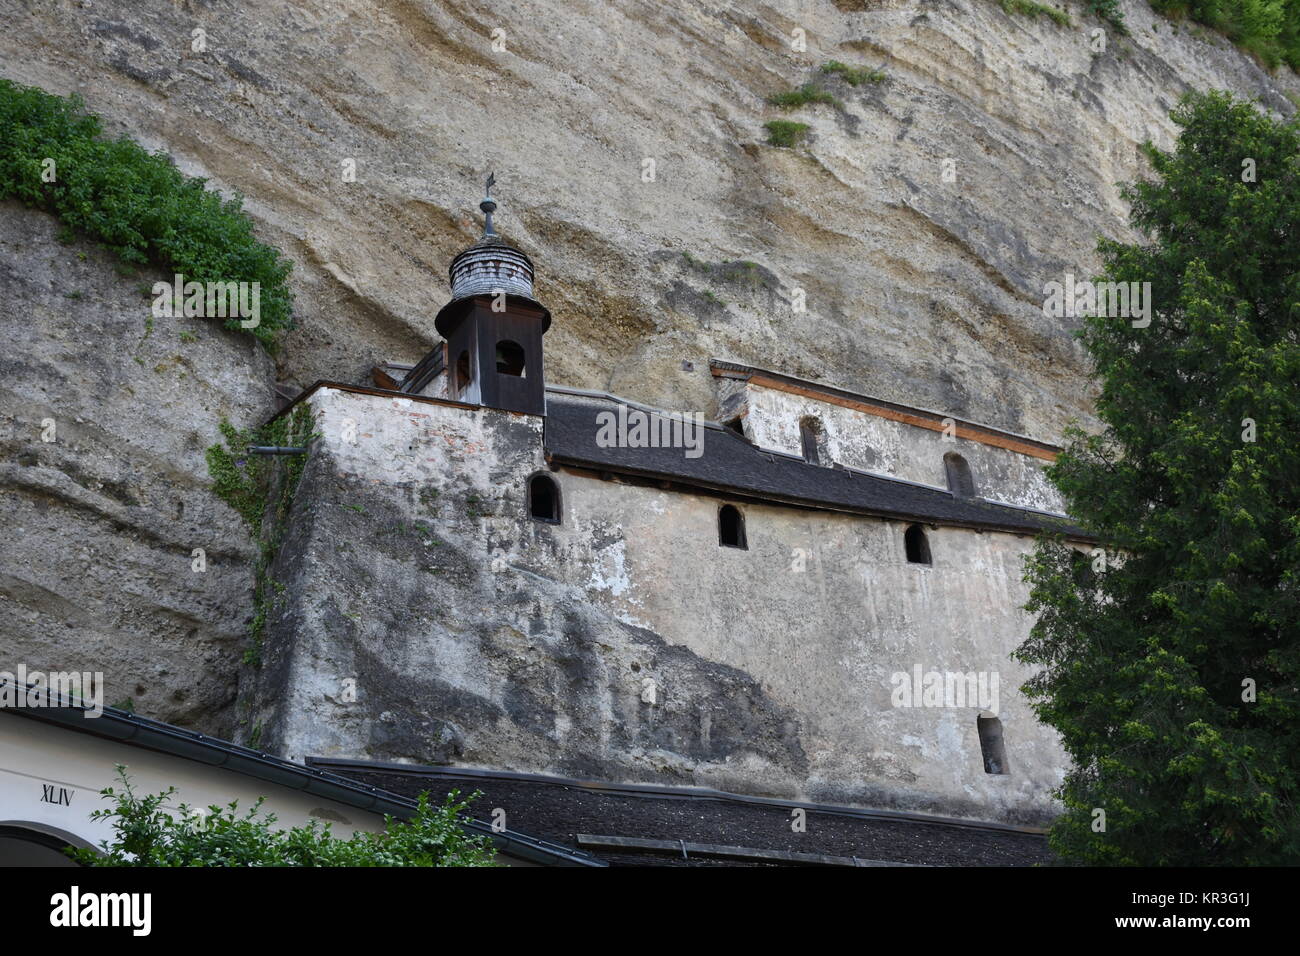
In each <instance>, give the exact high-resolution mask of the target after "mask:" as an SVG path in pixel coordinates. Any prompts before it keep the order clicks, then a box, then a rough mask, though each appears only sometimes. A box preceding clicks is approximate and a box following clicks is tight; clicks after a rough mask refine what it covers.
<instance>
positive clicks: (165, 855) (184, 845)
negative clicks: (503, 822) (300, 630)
mask: <svg viewBox="0 0 1300 956" xmlns="http://www.w3.org/2000/svg"><path fill="white" fill-rule="evenodd" d="M117 772H118V777H119V779H120V780H121V789H115V788H113V787H107V788H105V789H104V790H102V791H100V792H101V794H102V795H103V796H104V797H105V798H106V799H109V800H111V801H112V802H113V807H112V809H105V810H96V811H94V812H93V813H92V814H91V818H92V819H96V820H102V819H111V820H112V821H113V834H114V835H113V839H111V840H106V841H104V843H103V844H102V845H101V847H100V851H99V852H97V851H95V850H89V849H71V848H70V849H69V850H68V855H69V856H71V857H72V858H73V859H74V860H76V861H77V862H78V863H81V864H82V865H84V866H491V865H492V864H493V850H492V849H491V846H490V844H489V841H488V840H487V838H486V837H482V836H471V835H469V834H468V833H466V832H465V829H464V827H463V826H462V821H461V814H462V813H463V812H464V810H465V808H466V806H467V805H468V803H469V801H468V800H460V799H458V797H459V794H457V793H456V792H455V791H453V792H452V793H449V794H448V795H447V798H446V800H445V801H444V802H443V803H442V804H441V805H438V806H435V805H433V804H431V803H430V802H429V795H428V794H427V793H422V794H420V798H419V804H418V808H417V810H416V812H415V815H414V816H413V817H411V819H409V820H397V819H395V818H393V817H390V816H386V817H385V818H384V820H385V824H386V826H385V829H384V832H383V833H368V832H365V831H358V832H357V833H355V834H353V835H352V836H351V837H349V838H347V839H341V838H339V837H335V836H333V835H332V834H331V833H330V825H329V824H328V823H325V824H321V823H319V822H317V821H315V820H313V821H311V822H310V823H308V824H307V825H305V826H298V827H290V828H288V829H278V828H276V827H275V822H276V818H275V815H274V814H267V813H263V812H262V809H261V807H262V802H263V801H262V800H261V799H259V800H258V801H257V802H256V803H255V804H254V805H253V806H251V807H249V808H248V809H247V810H246V811H244V812H243V813H240V812H239V807H238V804H237V802H231V803H229V804H227V805H226V806H224V807H222V806H216V805H213V806H210V807H207V808H206V810H203V811H197V810H196V809H195V808H192V807H189V806H187V805H185V804H180V805H178V806H176V807H174V808H173V807H172V805H171V799H172V797H173V796H174V795H175V793H176V788H175V787H171V788H169V789H167V790H165V791H163V792H162V793H153V794H147V795H145V796H137V795H136V793H135V790H134V789H133V788H132V786H131V780H130V778H129V777H128V776H127V774H126V768H125V767H123V766H120V765H119V766H118V768H117ZM470 799H473V798H472V797H471V798H470Z"/></svg>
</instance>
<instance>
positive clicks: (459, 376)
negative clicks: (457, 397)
mask: <svg viewBox="0 0 1300 956" xmlns="http://www.w3.org/2000/svg"><path fill="white" fill-rule="evenodd" d="M473 381H474V374H473V372H472V371H471V366H470V363H469V349H464V350H463V351H461V353H460V357H459V358H457V359H456V392H457V394H459V393H460V392H463V391H465V389H467V388H469V386H470V383H471V382H473Z"/></svg>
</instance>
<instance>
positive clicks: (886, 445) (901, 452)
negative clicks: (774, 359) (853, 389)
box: [730, 383, 1065, 514]
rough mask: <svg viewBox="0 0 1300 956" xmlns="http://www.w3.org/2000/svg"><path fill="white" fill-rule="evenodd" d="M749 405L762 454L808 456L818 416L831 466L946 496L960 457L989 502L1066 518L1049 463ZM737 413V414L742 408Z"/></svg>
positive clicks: (804, 406)
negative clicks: (953, 460)
mask: <svg viewBox="0 0 1300 956" xmlns="http://www.w3.org/2000/svg"><path fill="white" fill-rule="evenodd" d="M744 399H745V404H744V408H745V409H746V411H747V414H746V415H745V419H744V427H745V435H746V437H747V438H749V440H750V441H752V442H754V444H756V445H758V446H760V447H762V448H771V449H775V450H776V451H783V452H785V453H787V454H790V455H799V454H802V447H801V444H800V435H799V422H800V421H801V420H802V419H803V418H804V417H805V416H810V417H813V418H816V419H818V420H819V421H820V422H821V424H822V430H823V433H824V435H825V440H826V444H827V448H828V451H829V453H830V458H831V460H832V461H836V462H839V463H840V464H843V465H848V466H849V467H851V468H861V469H863V470H864V471H871V472H875V473H876V474H880V475H889V476H890V477H893V478H903V479H905V480H907V481H915V482H919V483H921V484H923V485H932V486H934V487H937V488H945V489H946V488H947V487H948V483H947V477H946V473H945V471H944V464H943V456H944V455H945V454H947V453H948V452H956V453H957V454H959V455H961V456H962V457H964V458H965V459H966V462H967V464H969V465H970V469H971V475H972V476H973V478H974V480H975V491H976V493H977V494H978V495H980V496H981V497H984V498H990V499H992V500H995V501H1002V502H1006V503H1007V504H1013V505H1019V506H1020V507H1022V508H1036V509H1038V510H1040V511H1052V512H1056V513H1058V514H1060V513H1063V512H1064V510H1065V503H1064V501H1062V500H1061V495H1060V492H1058V491H1057V490H1056V488H1055V486H1053V485H1052V483H1051V482H1049V481H1048V480H1047V476H1046V475H1045V474H1044V473H1043V467H1044V466H1045V465H1046V464H1047V462H1046V461H1045V460H1044V459H1041V458H1035V457H1032V456H1030V455H1024V454H1021V453H1020V452H1016V451H1011V450H1010V449H1006V448H999V447H997V446H994V445H988V444H985V443H984V442H979V441H974V440H972V439H967V438H958V437H954V438H953V439H952V440H947V439H945V438H944V436H943V434H942V433H940V432H936V431H931V430H930V429H927V428H919V427H917V426H915V425H909V424H907V423H905V422H898V421H892V420H890V419H887V418H881V417H880V416H878V415H871V414H869V413H867V412H862V411H858V410H856V409H852V408H845V407H843V406H840V405H835V404H832V403H830V402H823V401H818V400H817V399H815V398H809V397H806V396H803V395H794V394H791V393H789V392H786V391H781V390H779V389H774V388H764V387H763V386H761V385H754V384H752V383H750V384H748V385H747V386H746V387H745V389H744ZM730 407H731V408H732V409H733V410H735V409H736V408H737V404H736V402H734V401H733V402H732V403H730ZM941 411H942V410H941ZM947 414H951V413H947ZM823 464H827V463H826V462H823Z"/></svg>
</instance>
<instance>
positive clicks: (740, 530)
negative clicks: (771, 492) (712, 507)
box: [718, 505, 749, 548]
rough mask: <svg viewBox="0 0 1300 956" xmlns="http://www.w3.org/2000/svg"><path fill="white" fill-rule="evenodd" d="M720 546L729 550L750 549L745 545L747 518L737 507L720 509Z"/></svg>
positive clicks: (726, 506) (730, 506)
mask: <svg viewBox="0 0 1300 956" xmlns="http://www.w3.org/2000/svg"><path fill="white" fill-rule="evenodd" d="M718 544H720V545H722V546H723V547H727V548H748V547H749V545H747V544H746V543H745V516H744V515H742V514H741V513H740V509H739V508H737V507H736V506H735V505H723V506H722V507H721V508H720V509H718Z"/></svg>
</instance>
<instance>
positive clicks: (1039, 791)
mask: <svg viewBox="0 0 1300 956" xmlns="http://www.w3.org/2000/svg"><path fill="white" fill-rule="evenodd" d="M311 402H312V407H313V409H314V410H315V414H316V415H317V416H318V421H319V426H318V427H319V429H320V431H321V432H322V437H321V438H320V439H319V440H318V442H317V444H316V446H315V448H314V450H313V453H312V457H311V460H310V463H309V465H308V467H307V471H306V474H305V477H304V479H303V483H302V485H301V486H300V490H299V494H298V504H297V505H296V506H295V515H294V519H293V526H292V530H291V533H290V537H289V540H288V543H287V545H286V548H285V550H284V552H282V557H281V560H280V561H279V562H278V564H277V567H276V569H275V570H274V572H273V573H274V575H275V576H276V577H277V579H280V580H282V581H283V582H284V583H285V584H286V585H287V588H286V591H285V595H284V598H283V600H284V603H283V605H282V606H281V607H280V608H279V609H278V610H277V611H276V612H275V613H274V614H273V615H272V618H271V621H270V631H269V638H268V646H267V663H266V666H265V668H264V669H263V671H262V672H261V673H260V674H258V675H256V676H255V678H254V680H255V681H256V682H257V684H258V686H257V688H256V691H255V696H256V697H257V698H258V699H259V700H260V702H261V703H260V707H259V710H258V712H257V713H258V716H257V720H258V721H259V722H261V723H264V732H263V735H262V741H263V744H264V745H268V744H269V745H270V746H271V747H273V748H274V749H276V750H277V751H279V752H282V753H284V754H286V755H288V756H291V757H295V758H301V757H303V756H305V755H308V754H335V755H347V756H353V757H363V758H370V759H379V760H413V761H419V762H451V763H458V764H468V765H485V766H498V767H500V766H505V767H510V768H512V769H519V770H535V771H541V772H550V773H561V774H574V775H591V776H597V777H601V778H606V779H616V780H617V779H622V780H642V781H658V782H669V783H678V784H695V785H707V786H718V787H723V788H728V789H735V790H741V791H745V792H753V793H764V794H773V795H781V796H788V797H792V798H794V797H802V798H809V799H816V800H829V801H839V802H845V803H855V804H861V805H867V806H895V807H905V808H910V809H923V810H929V811H934V812H944V813H953V814H960V815H967V816H972V817H982V818H996V819H1007V820H1023V819H1041V818H1043V817H1044V816H1045V815H1046V814H1048V813H1049V812H1050V802H1049V800H1048V791H1049V789H1050V788H1051V787H1052V786H1054V785H1055V784H1057V783H1058V782H1059V779H1060V775H1061V773H1062V771H1063V768H1064V760H1063V756H1062V754H1061V752H1060V750H1059V748H1058V746H1057V744H1056V742H1055V740H1054V738H1053V736H1052V734H1051V733H1050V732H1048V731H1046V730H1045V729H1043V728H1041V727H1039V726H1038V725H1036V724H1035V723H1034V721H1033V719H1032V717H1031V716H1030V715H1029V712H1028V710H1027V709H1026V707H1025V705H1024V702H1023V700H1021V699H1020V697H1019V695H1018V694H1017V692H1016V688H1017V687H1018V686H1019V684H1020V683H1021V681H1022V680H1023V678H1024V676H1025V675H1024V674H1023V672H1022V671H1021V670H1020V669H1019V668H1017V667H1014V666H1013V665H1012V664H1011V662H1010V660H1009V658H1008V655H1009V652H1010V651H1011V650H1012V649H1013V648H1014V647H1015V646H1016V644H1018V643H1019V641H1020V640H1021V639H1023V637H1024V635H1025V633H1026V630H1027V627H1028V625H1029V620H1028V618H1027V616H1026V615H1025V614H1024V613H1023V612H1021V611H1020V610H1018V608H1019V605H1021V604H1023V602H1024V599H1025V594H1024V592H1023V587H1022V585H1021V584H1020V583H1019V574H1020V559H1021V556H1022V555H1023V554H1025V553H1026V552H1027V551H1028V550H1029V548H1030V547H1031V542H1030V541H1029V540H1028V539H1023V538H1019V537H1016V536H1013V535H1002V534H977V533H974V532H967V531H960V530H956V529H943V528H940V529H937V530H934V531H932V532H931V547H932V550H933V555H934V564H933V566H932V567H929V568H922V567H919V566H916V565H909V564H908V563H906V561H905V559H904V552H903V545H902V531H903V526H902V525H901V524H898V523H894V522H886V521H879V520H875V519H863V518H856V517H852V516H845V515H834V514H821V513H815V512H806V511H797V510H792V509H783V508H775V507H761V506H746V507H745V509H744V510H745V514H746V522H747V533H748V538H749V550H747V551H741V550H736V549H728V548H720V547H719V546H718V543H717V525H716V512H717V508H718V505H719V501H718V500H717V499H713V498H707V497H696V496H692V495H683V494H677V493H669V492H665V491H661V490H658V489H653V488H644V487H634V486H630V485H624V484H620V483H616V482H607V481H599V480H596V479H593V478H585V477H581V476H579V475H577V474H574V473H569V472H559V473H556V474H555V475H554V477H555V478H556V479H557V480H558V481H559V483H560V486H561V490H562V501H563V509H564V519H563V523H562V524H561V525H559V526H555V525H549V524H545V523H541V522H537V521H534V520H532V519H531V518H529V517H528V516H527V515H526V513H525V498H524V489H525V483H526V479H527V477H528V475H529V474H531V473H532V472H534V471H535V470H538V469H541V468H543V467H544V464H543V461H542V457H541V445H540V438H541V435H540V427H541V420H540V419H536V418H531V417H528V416H517V415H509V414H505V413H500V412H493V411H484V410H466V409H460V408H455V407H449V406H440V405H432V404H427V403H415V402H409V401H407V400H404V399H391V398H383V397H377V396H367V395H358V394H352V393H344V392H339V391H335V390H322V391H320V392H318V393H317V394H316V395H315V396H313V398H312V399H311ZM349 419H351V420H352V421H357V422H364V423H366V424H365V425H364V426H363V427H362V428H360V429H359V430H358V433H357V440H356V442H355V443H349V442H348V441H346V440H345V439H344V437H343V436H344V434H345V433H346V429H345V425H346V422H347V421H348V420H349ZM917 664H919V665H921V666H922V668H923V669H924V670H926V671H929V670H940V671H944V670H960V671H984V672H990V673H996V674H998V677H999V691H1000V695H999V696H1000V701H999V704H998V710H997V712H998V714H999V716H1000V717H1001V719H1002V721H1003V723H1004V726H1005V734H1006V739H1007V745H1008V749H1009V759H1010V765H1011V769H1012V772H1011V773H1010V774H1009V775H1005V776H991V775H988V774H986V773H984V770H983V764H982V760H981V756H980V748H979V743H978V738H977V734H976V724H975V718H976V715H977V714H978V713H979V708H978V707H977V706H974V705H971V706H967V707H963V708H910V709H908V708H895V707H893V706H891V694H892V692H893V684H892V683H891V675H892V674H893V673H894V672H896V671H903V672H907V673H911V671H912V669H913V667H914V665H917ZM349 680H354V681H355V682H356V685H355V687H356V697H357V699H356V701H355V702H351V701H349V700H348V699H347V698H348V691H347V686H348V685H347V684H346V682H347V681H349ZM647 680H649V681H653V684H654V702H653V703H651V702H649V701H648V700H647V699H646V698H645V695H646V693H647V685H646V681H647ZM276 695H279V696H278V697H277V696H276Z"/></svg>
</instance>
